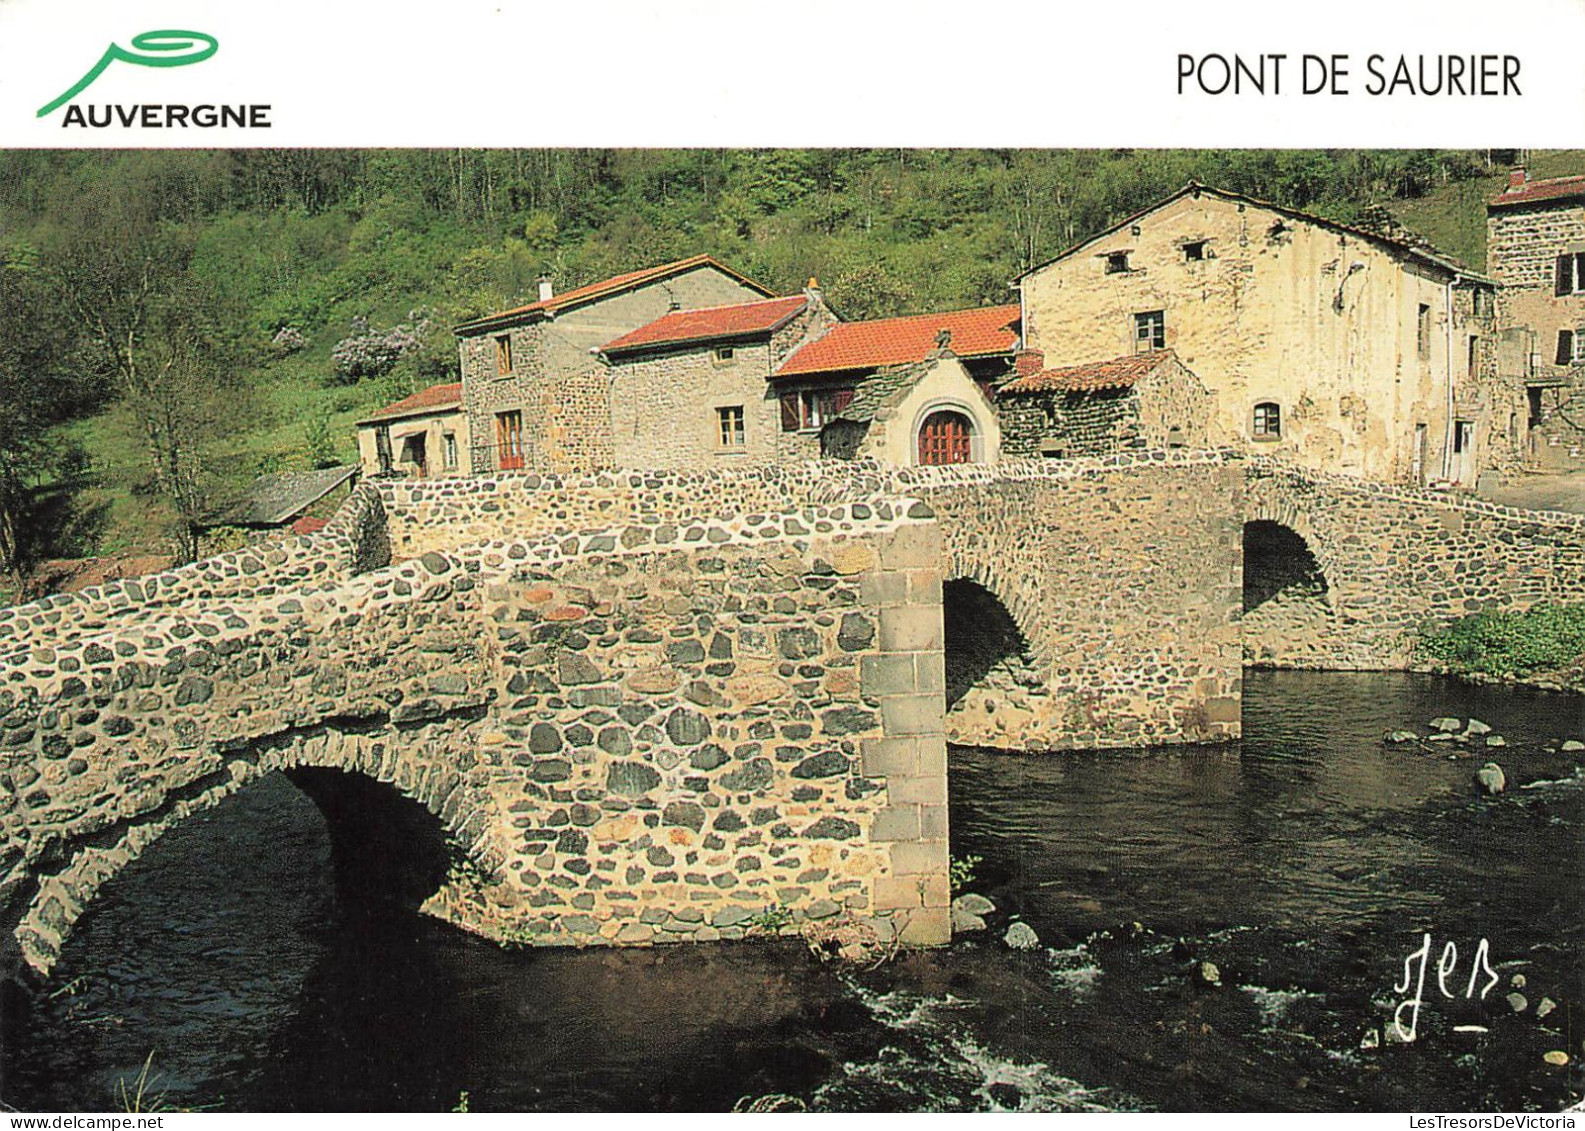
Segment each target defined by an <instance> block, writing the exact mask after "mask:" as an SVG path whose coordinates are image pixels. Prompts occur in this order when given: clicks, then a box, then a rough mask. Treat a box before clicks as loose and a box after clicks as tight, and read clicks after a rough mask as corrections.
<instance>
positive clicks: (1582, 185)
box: [1486, 176, 1585, 208]
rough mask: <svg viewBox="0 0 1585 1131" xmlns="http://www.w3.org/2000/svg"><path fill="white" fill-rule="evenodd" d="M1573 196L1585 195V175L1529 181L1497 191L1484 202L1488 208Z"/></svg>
mask: <svg viewBox="0 0 1585 1131" xmlns="http://www.w3.org/2000/svg"><path fill="white" fill-rule="evenodd" d="M1575 196H1578V197H1585V176H1579V177H1553V178H1551V179H1550V180H1545V181H1530V182H1529V183H1528V184H1524V185H1521V186H1520V187H1519V188H1516V189H1511V190H1508V191H1505V192H1500V193H1498V194H1497V195H1496V196H1494V197H1492V198H1491V199H1490V200H1488V201H1487V202H1486V204H1487V207H1490V208H1506V207H1508V206H1509V205H1513V204H1534V203H1535V202H1537V201H1541V200H1565V199H1567V198H1569V197H1575Z"/></svg>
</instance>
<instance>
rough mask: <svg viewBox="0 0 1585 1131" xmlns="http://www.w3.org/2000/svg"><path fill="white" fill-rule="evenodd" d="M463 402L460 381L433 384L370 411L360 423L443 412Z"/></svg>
mask: <svg viewBox="0 0 1585 1131" xmlns="http://www.w3.org/2000/svg"><path fill="white" fill-rule="evenodd" d="M461 404H462V383H461V382H460V381H454V382H452V383H451V384H449V385H431V386H430V387H429V388H427V389H421V390H419V391H418V392H416V393H414V394H413V395H412V396H410V397H403V398H402V399H401V400H399V401H397V402H396V403H395V404H388V405H386V406H385V407H384V408H382V409H377V410H376V411H374V412H371V413H369V415H368V416H365V417H364V418H363V419H362V420H360V421H359V422H358V423H359V424H365V423H367V422H368V421H371V420H398V419H400V418H402V417H404V416H422V415H424V414H425V413H428V412H443V411H444V410H446V409H448V408H457V407H458V406H460V405H461Z"/></svg>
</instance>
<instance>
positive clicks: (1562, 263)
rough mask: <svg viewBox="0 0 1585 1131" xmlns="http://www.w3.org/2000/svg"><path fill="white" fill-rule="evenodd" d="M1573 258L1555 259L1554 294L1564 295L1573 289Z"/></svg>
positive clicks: (1559, 257)
mask: <svg viewBox="0 0 1585 1131" xmlns="http://www.w3.org/2000/svg"><path fill="white" fill-rule="evenodd" d="M1573 276H1574V257H1573V256H1572V255H1560V256H1558V257H1557V287H1556V289H1555V292H1554V293H1556V294H1560V295H1566V294H1568V293H1570V292H1571V291H1573V289H1574V278H1573Z"/></svg>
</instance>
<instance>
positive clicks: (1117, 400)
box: [996, 350, 1211, 459]
mask: <svg viewBox="0 0 1585 1131" xmlns="http://www.w3.org/2000/svg"><path fill="white" fill-rule="evenodd" d="M1042 360H1043V358H1042V357H1041V355H1040V354H1039V353H1037V352H1034V351H1031V352H1029V353H1025V354H1020V355H1019V357H1018V362H1017V368H1018V371H1019V375H1018V376H1016V377H1015V378H1014V379H1013V380H1011V381H1009V382H1007V383H1006V384H1004V385H1002V386H1001V387H1000V388H998V389H997V391H996V407H997V410H998V412H999V413H1000V415H1001V424H1002V453H1003V454H1004V455H1005V456H1007V457H1009V458H1012V457H1016V456H1038V457H1045V458H1050V459H1065V458H1069V457H1074V456H1095V455H1106V454H1108V453H1110V452H1116V451H1123V450H1126V449H1129V448H1182V447H1192V448H1200V447H1205V446H1206V444H1207V434H1208V431H1209V424H1210V412H1211V396H1210V394H1209V393H1207V392H1206V391H1205V386H1204V385H1202V384H1201V383H1200V380H1199V378H1198V377H1196V376H1195V375H1194V374H1193V373H1191V372H1189V371H1188V370H1187V369H1185V368H1184V367H1183V365H1182V363H1180V362H1179V361H1178V358H1177V355H1176V354H1174V353H1173V352H1172V351H1171V350H1148V351H1146V352H1144V353H1134V354H1125V355H1124V356H1122V357H1116V358H1112V359H1111V360H1109V361H1100V362H1094V363H1091V364H1089V365H1074V366H1068V367H1066V368H1062V369H1046V368H1043V367H1042V366H1041V364H1040V363H1041V361H1042Z"/></svg>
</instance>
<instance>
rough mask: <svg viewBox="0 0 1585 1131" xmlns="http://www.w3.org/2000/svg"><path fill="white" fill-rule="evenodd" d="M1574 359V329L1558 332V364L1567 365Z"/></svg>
mask: <svg viewBox="0 0 1585 1131" xmlns="http://www.w3.org/2000/svg"><path fill="white" fill-rule="evenodd" d="M1573 360H1574V331H1572V330H1559V331H1558V332H1557V364H1558V365H1567V364H1569V362H1571V361H1573Z"/></svg>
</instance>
